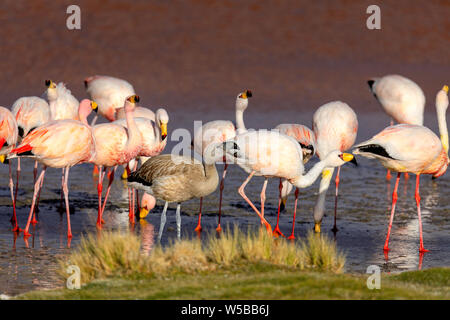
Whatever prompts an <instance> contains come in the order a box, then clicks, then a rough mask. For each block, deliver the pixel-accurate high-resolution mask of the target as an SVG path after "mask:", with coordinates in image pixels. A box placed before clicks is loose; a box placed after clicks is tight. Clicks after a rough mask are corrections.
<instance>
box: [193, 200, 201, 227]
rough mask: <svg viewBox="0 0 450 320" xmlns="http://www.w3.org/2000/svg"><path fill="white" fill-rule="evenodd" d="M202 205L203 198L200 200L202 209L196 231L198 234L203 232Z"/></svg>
mask: <svg viewBox="0 0 450 320" xmlns="http://www.w3.org/2000/svg"><path fill="white" fill-rule="evenodd" d="M202 204H203V197H201V198H200V209H199V212H198V222H197V227H196V228H195V229H194V230H195V231H197V232H202Z"/></svg>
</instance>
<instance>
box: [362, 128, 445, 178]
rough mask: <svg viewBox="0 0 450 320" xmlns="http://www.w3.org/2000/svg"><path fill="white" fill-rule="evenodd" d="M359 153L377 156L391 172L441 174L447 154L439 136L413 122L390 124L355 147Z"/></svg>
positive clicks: (366, 155) (372, 156) (371, 156)
mask: <svg viewBox="0 0 450 320" xmlns="http://www.w3.org/2000/svg"><path fill="white" fill-rule="evenodd" d="M355 148H356V151H355V153H356V154H361V155H364V156H365V157H367V158H376V159H378V160H379V161H380V162H381V164H382V165H383V166H384V167H385V168H387V169H389V170H392V171H396V172H409V173H414V174H432V175H433V176H435V177H439V176H440V175H442V174H443V173H444V172H445V171H446V169H447V166H448V157H447V153H446V152H445V149H444V148H443V146H442V142H441V140H440V139H439V137H438V136H437V135H436V134H435V133H434V132H433V131H431V130H430V129H428V128H427V127H423V126H419V125H410V124H398V125H395V126H390V127H387V128H386V129H384V130H383V131H381V132H380V133H378V134H377V135H375V136H374V137H373V138H371V139H370V140H367V141H365V142H362V143H360V144H358V145H357V146H355Z"/></svg>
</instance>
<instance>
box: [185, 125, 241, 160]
mask: <svg viewBox="0 0 450 320" xmlns="http://www.w3.org/2000/svg"><path fill="white" fill-rule="evenodd" d="M235 136H236V129H235V127H234V124H233V122H231V121H226V120H216V121H210V122H207V123H205V124H204V125H203V126H202V127H201V128H199V129H197V130H196V131H195V132H194V139H193V141H192V144H193V146H194V151H195V152H197V153H198V154H200V155H202V154H203V152H204V151H205V149H206V147H208V146H209V145H210V144H211V143H218V142H224V141H226V140H230V139H233V138H234V137H235Z"/></svg>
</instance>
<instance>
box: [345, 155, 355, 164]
mask: <svg viewBox="0 0 450 320" xmlns="http://www.w3.org/2000/svg"><path fill="white" fill-rule="evenodd" d="M354 157H355V156H354V155H352V154H351V153H343V154H342V160H344V161H345V162H349V161H352V160H353V158H354Z"/></svg>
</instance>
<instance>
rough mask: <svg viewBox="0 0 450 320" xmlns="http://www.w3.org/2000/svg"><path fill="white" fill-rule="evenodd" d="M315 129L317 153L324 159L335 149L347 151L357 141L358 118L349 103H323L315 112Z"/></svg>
mask: <svg viewBox="0 0 450 320" xmlns="http://www.w3.org/2000/svg"><path fill="white" fill-rule="evenodd" d="M313 130H314V133H315V134H316V145H317V149H316V153H317V155H318V156H319V158H320V159H322V158H324V157H326V156H327V154H328V153H330V152H331V151H333V150H340V151H345V150H347V149H349V148H350V147H351V146H352V145H353V144H354V143H355V140H356V134H357V132H358V119H357V117H356V113H355V112H354V111H353V109H352V108H350V106H349V105H348V104H346V103H344V102H341V101H333V102H329V103H326V104H324V105H322V106H321V107H319V109H317V111H316V112H315V113H314V116H313Z"/></svg>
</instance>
